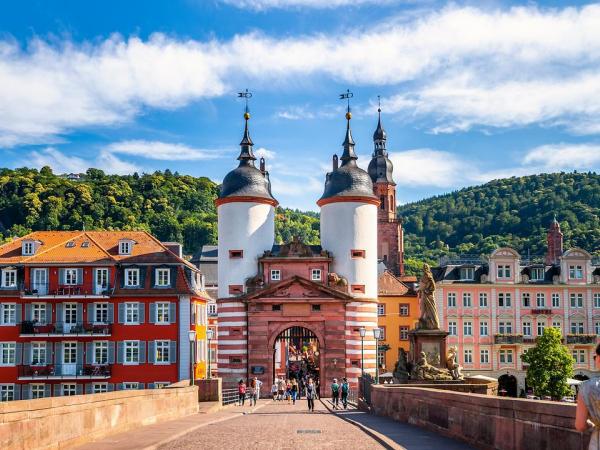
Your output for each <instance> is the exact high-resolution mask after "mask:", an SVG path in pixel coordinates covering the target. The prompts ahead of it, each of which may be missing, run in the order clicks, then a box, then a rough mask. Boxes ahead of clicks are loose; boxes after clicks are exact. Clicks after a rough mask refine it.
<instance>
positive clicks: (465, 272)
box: [460, 267, 475, 281]
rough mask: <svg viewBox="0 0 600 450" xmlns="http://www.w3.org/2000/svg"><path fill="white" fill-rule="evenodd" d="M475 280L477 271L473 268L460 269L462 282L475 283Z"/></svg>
mask: <svg viewBox="0 0 600 450" xmlns="http://www.w3.org/2000/svg"><path fill="white" fill-rule="evenodd" d="M474 279H475V269H474V268H473V267H462V268H461V269H460V281H473V280H474Z"/></svg>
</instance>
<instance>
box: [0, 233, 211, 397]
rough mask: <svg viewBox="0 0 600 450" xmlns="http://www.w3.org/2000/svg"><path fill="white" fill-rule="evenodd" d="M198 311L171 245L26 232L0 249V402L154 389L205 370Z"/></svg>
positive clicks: (202, 313)
mask: <svg viewBox="0 0 600 450" xmlns="http://www.w3.org/2000/svg"><path fill="white" fill-rule="evenodd" d="M206 302H207V295H206V294H205V293H204V291H203V286H202V277H201V274H200V271H199V270H198V269H197V268H196V267H194V266H193V265H191V264H189V263H188V262H186V261H185V260H183V259H182V258H181V246H180V245H179V244H174V243H161V242H159V241H158V240H156V239H155V238H154V237H153V236H151V235H150V234H148V233H146V232H134V231H122V232H114V231H107V232H103V231H94V232H89V231H50V232H34V233H31V234H29V235H27V236H25V237H23V238H20V239H17V240H14V241H13V242H10V243H8V244H5V245H3V246H0V395H1V398H2V400H13V399H19V398H23V399H26V398H40V397H49V396H60V395H75V394H83V393H99V392H107V391H112V390H118V389H143V388H158V387H161V386H163V385H166V384H170V383H173V382H175V381H178V380H181V379H189V376H190V370H191V364H190V359H191V358H190V354H191V345H192V343H191V341H190V338H189V335H190V333H189V332H190V331H192V330H195V331H196V336H197V341H196V343H195V344H194V350H195V355H196V357H195V359H196V369H195V370H196V373H198V372H199V371H200V372H202V371H203V370H204V371H205V370H206V369H205V363H206V361H205V359H206V341H205V339H206V321H207V313H206Z"/></svg>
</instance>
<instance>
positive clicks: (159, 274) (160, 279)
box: [155, 268, 171, 287]
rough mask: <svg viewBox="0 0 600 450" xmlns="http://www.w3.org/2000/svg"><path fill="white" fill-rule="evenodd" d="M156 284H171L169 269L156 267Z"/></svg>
mask: <svg viewBox="0 0 600 450" xmlns="http://www.w3.org/2000/svg"><path fill="white" fill-rule="evenodd" d="M155 277H156V285H157V286H161V287H165V286H170V285H171V269H162V268H161V269H156V274H155Z"/></svg>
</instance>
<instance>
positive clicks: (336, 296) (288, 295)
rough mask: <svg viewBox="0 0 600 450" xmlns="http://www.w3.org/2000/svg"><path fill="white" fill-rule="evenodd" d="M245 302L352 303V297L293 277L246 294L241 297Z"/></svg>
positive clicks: (304, 279) (319, 284)
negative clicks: (321, 301)
mask: <svg viewBox="0 0 600 450" xmlns="http://www.w3.org/2000/svg"><path fill="white" fill-rule="evenodd" d="M242 298H243V299H244V300H245V301H256V300H259V299H274V298H280V299H290V300H304V299H310V298H319V299H327V298H330V299H332V300H337V301H340V300H342V301H352V300H353V297H352V296H350V295H349V294H347V293H345V292H342V291H339V290H337V289H333V288H330V287H329V286H326V285H323V284H321V283H315V282H314V281H310V280H307V279H306V278H302V277H299V276H297V275H296V276H293V277H291V278H288V279H287V280H282V281H280V282H279V283H276V284H271V285H269V286H267V287H265V288H263V289H259V290H257V291H254V292H251V293H248V294H246V295H245V296H243V297H242Z"/></svg>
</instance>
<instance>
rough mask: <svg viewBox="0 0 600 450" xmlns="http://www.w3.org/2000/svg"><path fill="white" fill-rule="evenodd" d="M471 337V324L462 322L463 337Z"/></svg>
mask: <svg viewBox="0 0 600 450" xmlns="http://www.w3.org/2000/svg"><path fill="white" fill-rule="evenodd" d="M472 335H473V324H472V323H471V322H463V336H472Z"/></svg>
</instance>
